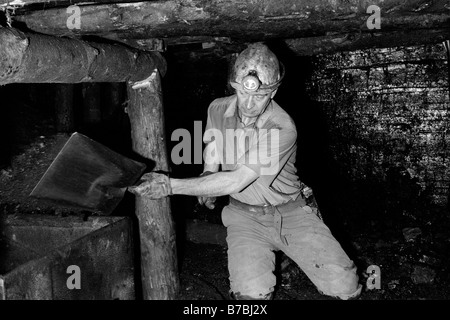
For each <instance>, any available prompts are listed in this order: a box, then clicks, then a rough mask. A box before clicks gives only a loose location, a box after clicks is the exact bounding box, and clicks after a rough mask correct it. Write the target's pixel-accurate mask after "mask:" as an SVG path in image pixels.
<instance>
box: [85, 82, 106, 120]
mask: <svg viewBox="0 0 450 320" xmlns="http://www.w3.org/2000/svg"><path fill="white" fill-rule="evenodd" d="M81 91H82V95H83V122H84V125H95V124H98V123H100V122H101V120H102V112H101V109H100V96H101V91H100V84H99V83H83V84H82V90H81Z"/></svg>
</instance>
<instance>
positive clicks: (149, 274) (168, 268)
mask: <svg viewBox="0 0 450 320" xmlns="http://www.w3.org/2000/svg"><path fill="white" fill-rule="evenodd" d="M134 85H135V84H134V83H128V88H127V91H128V99H129V102H128V107H127V112H128V115H129V117H130V123H131V137H132V144H133V150H134V151H135V152H137V153H138V154H139V155H141V156H143V157H145V158H147V159H151V160H153V161H155V168H154V169H153V170H164V171H168V170H169V164H168V157H167V149H166V138H165V133H164V132H165V131H164V130H165V128H164V113H163V104H162V92H161V79H160V76H159V72H158V71H157V70H155V71H154V73H153V74H152V75H151V76H150V77H149V78H148V79H147V80H144V81H141V82H140V83H139V84H138V87H134ZM136 215H137V217H138V219H139V230H140V241H141V269H142V285H143V296H144V299H146V300H166V299H168V300H170V299H175V297H176V296H177V294H178V290H179V278H178V267H177V254H176V241H175V240H176V239H175V227H174V222H173V219H172V215H171V209H170V199H169V198H163V199H160V200H149V199H146V198H143V197H136Z"/></svg>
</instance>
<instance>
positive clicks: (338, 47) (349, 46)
mask: <svg viewBox="0 0 450 320" xmlns="http://www.w3.org/2000/svg"><path fill="white" fill-rule="evenodd" d="M449 38H450V29H449V30H447V31H445V30H415V31H414V30H413V31H409V30H405V31H395V32H385V33H383V32H373V33H358V34H355V33H347V34H336V35H330V36H324V37H311V38H297V39H285V40H283V42H284V43H285V44H286V46H287V47H288V48H289V49H290V50H291V51H292V52H294V53H295V54H297V55H305V56H308V55H316V54H326V53H333V52H338V51H353V50H362V49H370V48H383V47H384V48H386V47H401V46H414V45H417V44H433V43H440V42H442V41H444V40H445V39H449Z"/></svg>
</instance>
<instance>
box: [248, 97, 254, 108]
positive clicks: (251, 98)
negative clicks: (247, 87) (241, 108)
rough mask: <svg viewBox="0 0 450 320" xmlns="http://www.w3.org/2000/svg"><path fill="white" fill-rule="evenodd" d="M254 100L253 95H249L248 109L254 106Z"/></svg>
mask: <svg viewBox="0 0 450 320" xmlns="http://www.w3.org/2000/svg"><path fill="white" fill-rule="evenodd" d="M252 101H253V96H252V95H250V96H249V97H248V99H247V109H251V108H252V106H253V104H252Z"/></svg>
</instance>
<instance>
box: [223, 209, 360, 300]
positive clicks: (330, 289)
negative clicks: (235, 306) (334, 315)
mask: <svg viewBox="0 0 450 320" xmlns="http://www.w3.org/2000/svg"><path fill="white" fill-rule="evenodd" d="M306 209H308V208H306ZM308 211H311V210H308ZM308 211H305V210H304V209H303V208H302V207H301V206H299V207H298V208H295V209H294V210H291V211H289V212H280V213H281V216H282V226H281V235H282V236H284V237H285V239H286V241H285V243H283V242H282V241H281V239H280V235H279V234H277V232H276V231H277V230H276V227H275V224H274V216H273V215H271V214H265V215H258V214H255V213H252V212H249V211H247V210H244V209H242V208H239V207H237V206H235V205H233V204H229V205H228V206H226V207H224V209H223V211H222V222H223V224H224V225H225V226H226V227H227V243H228V270H229V273H230V287H231V288H230V289H231V291H232V292H233V294H234V296H236V297H240V298H242V299H265V298H267V297H271V295H272V292H273V290H274V287H275V285H276V277H275V275H274V274H273V271H274V270H275V253H274V251H277V250H282V251H283V252H284V253H285V254H286V255H287V256H288V257H289V258H291V259H292V260H293V261H295V263H297V265H298V266H299V267H300V268H301V269H302V270H303V272H305V274H306V275H307V276H308V277H309V279H310V280H311V281H312V282H313V283H314V285H315V286H316V287H317V289H318V290H319V292H321V293H322V294H325V295H329V296H333V297H338V298H340V299H344V300H346V299H349V298H353V297H356V296H358V295H359V294H360V292H361V288H362V286H361V285H359V284H358V275H357V274H356V266H355V264H354V263H353V261H352V260H350V258H349V257H348V256H347V254H346V253H345V252H344V250H343V249H342V247H341V245H340V244H339V243H338V242H337V240H336V239H335V238H334V237H333V235H332V234H331V232H330V230H329V229H328V227H327V226H326V225H325V224H324V222H323V221H322V220H321V219H320V218H319V217H318V216H317V215H316V214H314V213H311V212H309V213H308Z"/></svg>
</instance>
